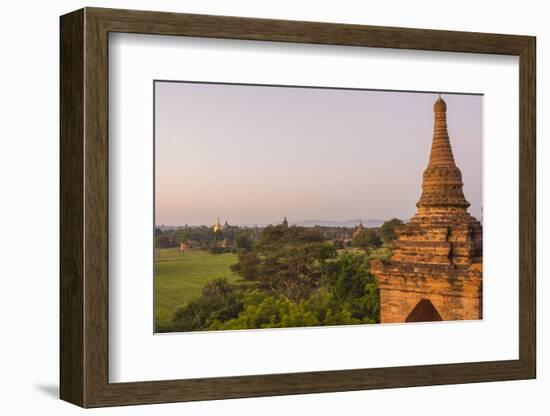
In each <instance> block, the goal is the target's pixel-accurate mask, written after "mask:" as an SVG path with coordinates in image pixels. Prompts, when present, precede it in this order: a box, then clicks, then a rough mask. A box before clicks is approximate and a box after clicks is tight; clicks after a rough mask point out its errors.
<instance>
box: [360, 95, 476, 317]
mask: <svg viewBox="0 0 550 416" xmlns="http://www.w3.org/2000/svg"><path fill="white" fill-rule="evenodd" d="M434 113H435V123H434V124H435V125H434V136H433V141H432V149H431V153H430V159H429V162H428V167H427V168H426V170H424V175H423V179H422V195H421V197H420V200H419V201H418V203H417V204H416V206H417V208H418V211H417V213H416V215H415V216H414V217H413V218H412V219H411V220H410V221H409V223H407V224H404V225H401V226H398V227H396V228H395V234H396V239H395V240H394V242H393V244H392V255H391V257H390V259H389V260H387V261H381V260H373V261H372V262H371V271H372V273H373V274H374V275H375V276H376V277H377V278H378V281H379V288H380V322H381V323H391V322H421V321H439V320H463V319H481V316H482V304H481V300H482V298H481V286H482V277H483V275H482V243H481V242H482V226H481V224H480V223H479V222H478V221H477V220H476V219H475V218H474V217H472V216H471V215H470V214H469V213H468V207H469V206H470V204H469V202H468V201H466V198H465V197H464V193H463V190H462V187H463V183H462V174H461V172H460V169H459V168H458V167H457V166H456V164H455V160H454V157H453V151H452V148H451V143H450V141H449V134H448V132H447V105H446V104H445V101H443V99H441V97H439V99H438V100H437V101H436V102H435V105H434Z"/></svg>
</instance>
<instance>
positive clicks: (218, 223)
mask: <svg viewBox="0 0 550 416" xmlns="http://www.w3.org/2000/svg"><path fill="white" fill-rule="evenodd" d="M221 230H222V225H221V224H220V217H218V222H216V224H215V225H214V228H213V231H214V233H219V232H220V231H221Z"/></svg>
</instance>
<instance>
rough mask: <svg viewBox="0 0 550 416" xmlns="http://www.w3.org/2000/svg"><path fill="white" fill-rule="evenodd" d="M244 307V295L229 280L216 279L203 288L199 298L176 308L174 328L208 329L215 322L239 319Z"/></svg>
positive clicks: (188, 329) (181, 329)
mask: <svg viewBox="0 0 550 416" xmlns="http://www.w3.org/2000/svg"><path fill="white" fill-rule="evenodd" d="M243 307H244V306H243V295H242V293H241V292H240V291H239V290H238V289H237V288H236V286H234V285H231V284H230V283H229V282H228V281H227V279H221V278H220V279H215V280H212V281H210V282H208V283H207V284H206V285H205V286H204V287H203V289H202V292H201V296H200V297H199V298H197V299H194V300H192V301H191V302H189V303H188V304H187V305H185V306H182V307H179V308H176V310H175V311H174V315H173V319H172V321H173V327H174V330H175V331H196V330H202V329H206V328H207V327H208V326H209V325H210V324H211V323H212V322H213V321H217V322H225V321H227V320H230V319H234V318H237V316H238V315H239V313H240V312H241V311H242V310H243Z"/></svg>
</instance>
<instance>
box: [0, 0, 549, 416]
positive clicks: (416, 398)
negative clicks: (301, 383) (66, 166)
mask: <svg viewBox="0 0 550 416" xmlns="http://www.w3.org/2000/svg"><path fill="white" fill-rule="evenodd" d="M3 6H4V7H3V9H2V13H1V14H0V30H1V31H2V33H1V34H2V36H1V39H2V50H3V55H2V65H0V73H1V75H2V76H1V77H0V80H1V81H2V87H1V89H0V114H1V115H2V117H1V123H0V137H1V140H2V144H3V147H2V150H1V151H0V178H1V189H2V204H1V205H0V214H1V215H0V221H1V223H0V224H1V227H0V229H2V239H1V240H0V244H1V246H0V249H1V250H0V253H2V255H1V260H2V261H1V262H0V271H1V272H0V275H1V277H2V292H1V293H2V300H1V301H0V316H1V322H2V341H3V342H2V343H1V344H0V368H1V369H2V377H1V379H0V385H1V391H2V392H3V394H2V401H1V402H0V410H1V413H3V414H27V413H29V414H32V413H33V412H34V413H36V412H38V411H39V412H40V413H44V414H52V415H72V414H79V413H80V412H83V411H82V410H81V409H79V408H77V407H74V406H72V405H69V404H67V403H64V402H61V401H59V400H58V399H57V398H56V397H57V395H58V303H59V299H58V288H59V287H58V272H59V266H58V256H59V251H58V239H59V233H58V229H59V223H58V207H59V206H58V200H59V197H58V192H59V185H58V184H59V179H58V174H59V168H58V166H59V147H58V146H59V145H58V143H59V140H58V132H59V128H58V125H59V124H58V116H59V111H58V107H59V94H58V91H59V35H58V33H59V23H58V22H59V20H58V18H59V15H61V14H64V13H67V12H69V11H72V10H74V9H77V8H80V7H83V6H100V7H118V8H130V9H144V10H165V11H174V12H189V13H208V14H222V15H241V16H250V17H264V18H275V19H294V20H316V21H327V22H339V23H358V24H372V25H387V26H406V27H419V28H433V29H452V30H467V31H480V32H497V33H510V34H528V35H535V36H537V38H538V39H537V43H538V46H537V54H538V62H537V73H538V82H537V94H538V129H537V135H538V143H539V145H538V149H537V150H538V166H539V168H538V169H539V179H538V185H537V186H538V195H539V201H538V213H539V220H538V256H537V257H538V259H539V265H538V276H539V279H538V334H539V339H538V341H539V345H538V351H539V359H538V379H537V380H532V381H518V382H501V383H486V384H477V385H475V384H470V385H459V386H440V387H425V388H413V389H401V390H379V391H368V392H352V393H338V394H317V395H306V396H292V397H274V398H262V399H243V400H226V401H219V402H207V403H187V404H167V405H157V406H141V407H133V408H112V409H106V410H91V411H86V413H87V414H101V415H123V414H124V415H138V414H140V415H172V414H173V415H176V414H177V415H186V414H189V415H211V414H220V415H222V414H223V415H232V414H239V415H256V414H262V415H280V414H285V413H286V414H296V415H299V414H310V413H315V414H317V415H333V414H338V413H342V412H345V413H346V414H352V415H353V414H358V415H359V414H361V415H363V414H365V413H369V414H399V413H403V412H406V413H407V414H409V415H414V414H423V415H440V414H441V412H442V410H443V409H444V413H445V414H446V415H461V416H463V415H468V414H470V415H484V414H500V415H517V414H530V415H543V414H547V413H548V409H549V408H550V400H549V399H548V396H547V392H548V390H549V388H550V376H549V374H550V364H549V363H550V361H549V360H547V359H546V356H545V346H546V344H547V342H546V341H548V325H546V327H547V328H546V332H544V331H543V325H544V324H545V322H546V318H547V317H548V308H545V307H544V305H543V303H544V302H545V301H549V302H550V291H549V288H550V285H547V284H545V282H544V281H543V276H544V269H543V267H544V266H547V264H548V263H545V264H543V262H544V259H543V243H544V241H547V240H548V238H549V237H550V226H549V225H548V224H549V222H548V221H543V219H542V218H541V213H542V212H543V211H544V209H545V208H547V206H548V202H549V201H548V190H546V192H544V193H543V185H542V184H543V183H545V182H547V181H546V179H550V178H549V174H548V172H549V171H550V170H549V169H545V168H543V167H542V166H543V165H544V164H548V163H550V146H549V145H548V144H546V140H545V139H546V138H548V137H546V136H548V135H547V134H546V132H545V130H544V129H543V125H542V120H543V119H544V118H545V114H546V107H545V103H546V102H548V101H550V88H549V84H548V79H547V77H546V76H545V73H548V72H549V71H550V64H548V59H550V58H549V57H550V27H549V26H548V24H547V16H548V12H547V11H546V8H545V2H538V1H535V0H525V1H522V2H503V1H496V0H491V1H486V2H479V1H471V0H464V1H461V2H449V3H448V4H445V5H443V4H442V3H441V2H440V1H415V2H410V1H406V0H398V1H395V2H386V3H384V2H368V3H367V2H354V1H352V0H341V1H338V2H334V1H324V0H317V1H305V0H304V1H299V2H298V1H296V0H294V1H291V0H277V1H273V0H268V1H263V2H257V1H253V0H234V1H228V2H223V3H222V2H218V1H215V0H202V1H199V0H192V1H191V0H188V1H175V0H172V1H168V0H157V1H152V0H133V1H132V0H119V1H116V2H113V1H111V2H109V1H92V0H90V1H88V2H83V1H69V0H52V1H49V2H39V1H34V2H33V1H25V0H21V1H19V2H8V3H6V4H4V5H3ZM495 17H497V18H495ZM6 145H7V147H6ZM472 342H475V340H472Z"/></svg>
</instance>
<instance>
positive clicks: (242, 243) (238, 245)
mask: <svg viewBox="0 0 550 416" xmlns="http://www.w3.org/2000/svg"><path fill="white" fill-rule="evenodd" d="M235 249H236V250H237V252H239V253H248V252H250V251H252V239H251V238H250V236H249V235H248V233H246V232H241V233H239V234H237V237H235Z"/></svg>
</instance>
